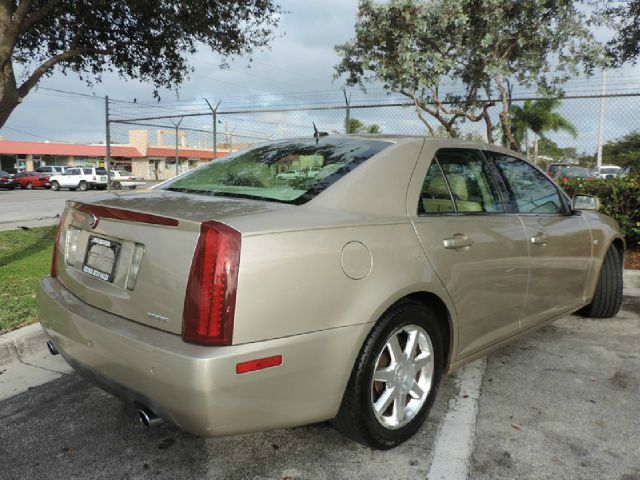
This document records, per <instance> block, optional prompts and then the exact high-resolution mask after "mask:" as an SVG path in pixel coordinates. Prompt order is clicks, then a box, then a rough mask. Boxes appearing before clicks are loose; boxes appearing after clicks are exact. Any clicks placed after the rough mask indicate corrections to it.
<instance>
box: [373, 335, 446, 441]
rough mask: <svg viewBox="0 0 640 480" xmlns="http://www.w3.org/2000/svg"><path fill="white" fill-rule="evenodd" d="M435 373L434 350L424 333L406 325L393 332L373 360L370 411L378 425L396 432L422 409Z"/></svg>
mask: <svg viewBox="0 0 640 480" xmlns="http://www.w3.org/2000/svg"><path fill="white" fill-rule="evenodd" d="M433 372H434V350H433V344H432V343H431V339H430V338H429V335H428V334H427V332H426V330H424V329H423V328H422V327H420V326H418V325H405V326H402V327H399V328H398V329H396V330H394V331H393V332H392V333H391V335H390V336H389V337H388V339H387V342H386V343H385V345H384V347H383V348H382V350H381V351H380V353H379V354H378V358H377V359H376V363H375V367H374V371H373V378H372V380H371V407H372V408H373V412H374V414H375V417H376V419H377V420H378V422H379V423H380V424H381V425H382V426H383V427H385V428H387V429H390V430H396V429H398V428H401V427H403V426H405V425H406V424H408V423H409V422H410V421H411V420H413V418H415V416H416V415H417V414H418V412H419V411H420V409H421V408H422V406H423V405H424V403H425V401H426V400H427V397H428V395H429V392H430V390H431V385H432V383H433Z"/></svg>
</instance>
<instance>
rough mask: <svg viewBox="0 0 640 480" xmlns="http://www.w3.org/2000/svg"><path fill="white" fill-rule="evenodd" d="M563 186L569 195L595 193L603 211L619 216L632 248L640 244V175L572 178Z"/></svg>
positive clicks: (614, 216)
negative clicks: (585, 178) (584, 178)
mask: <svg viewBox="0 0 640 480" xmlns="http://www.w3.org/2000/svg"><path fill="white" fill-rule="evenodd" d="M562 188H563V189H564V191H565V192H567V193H568V194H569V196H573V195H574V194H576V193H585V194H588V195H595V196H597V197H598V198H599V199H600V203H601V205H602V206H601V207H600V211H601V212H602V213H606V214H607V215H610V216H611V217H613V218H615V219H616V220H617V222H618V224H620V228H621V229H622V232H623V233H624V236H625V238H626V240H627V244H628V245H627V246H628V247H637V246H640V175H629V176H627V177H615V178H611V179H607V180H604V179H597V180H583V179H579V180H568V181H563V182H562Z"/></svg>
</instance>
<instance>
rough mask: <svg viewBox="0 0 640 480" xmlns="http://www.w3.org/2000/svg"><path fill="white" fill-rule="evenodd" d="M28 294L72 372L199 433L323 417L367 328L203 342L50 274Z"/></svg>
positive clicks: (335, 402) (337, 397)
mask: <svg viewBox="0 0 640 480" xmlns="http://www.w3.org/2000/svg"><path fill="white" fill-rule="evenodd" d="M38 300H39V307H40V314H39V315H40V322H41V324H42V326H43V328H44V330H45V331H46V332H47V334H48V335H49V336H50V337H51V339H52V340H53V342H54V344H55V346H56V348H57V349H58V351H59V352H60V353H61V354H62V356H63V357H64V358H65V359H66V360H67V362H68V363H69V364H70V365H71V366H72V367H73V368H74V369H75V370H76V371H77V372H78V373H79V374H81V375H82V376H84V377H85V378H87V379H88V380H90V381H92V382H93V383H95V384H97V385H98V386H100V387H102V388H103V389H105V390H107V391H109V392H111V393H113V394H115V395H116V396H119V397H121V398H123V399H124V400H126V401H130V402H139V403H143V404H145V405H146V406H148V407H149V408H151V409H153V410H154V411H156V413H158V414H159V415H160V416H162V417H163V418H165V419H166V420H170V421H172V422H174V423H175V424H177V425H178V426H180V427H181V428H183V429H185V430H188V431H190V432H193V433H195V434H197V435H202V436H212V435H223V434H232V433H243V432H251V431H258V430H266V429H273V428H281V427H288V426H294V425H303V424H307V423H313V422H317V421H323V420H327V419H330V418H333V417H334V416H335V415H336V413H337V411H338V408H339V406H340V402H341V400H342V394H343V392H344V388H345V386H346V383H347V381H348V378H349V375H350V373H351V369H352V366H353V364H354V361H355V357H356V355H357V353H358V351H359V349H360V346H361V345H362V343H363V341H364V338H365V336H366V334H367V333H368V331H369V328H370V325H366V324H365V325H356V326H351V327H344V328H337V329H332V330H326V331H322V332H315V333H310V334H304V335H296V336H293V337H287V338H281V339H275V340H268V341H264V342H256V343H250V344H244V345H234V346H230V347H203V346H198V345H192V344H188V343H184V342H183V341H182V339H181V337H180V336H178V335H174V334H170V333H166V332H162V331H160V330H156V329H154V328H151V327H147V326H144V325H141V324H137V323H134V322H131V321H129V320H126V319H124V318H122V317H119V316H116V315H113V314H110V313H107V312H105V311H102V310H99V309H96V308H94V307H92V306H90V305H88V304H86V303H84V302H82V301H81V300H79V299H78V298H76V297H74V296H73V295H72V294H71V293H70V292H68V291H67V290H66V289H65V288H64V287H63V286H62V284H61V283H60V282H59V281H58V280H56V279H52V278H48V277H47V278H44V279H42V281H41V284H40V288H39V291H38ZM278 354H279V355H282V356H283V364H282V365H281V366H279V367H275V368H269V369H265V370H260V371H256V372H250V373H245V374H241V375H238V374H236V373H235V366H236V364H237V363H240V362H244V361H248V360H254V359H257V358H263V357H268V356H271V355H278Z"/></svg>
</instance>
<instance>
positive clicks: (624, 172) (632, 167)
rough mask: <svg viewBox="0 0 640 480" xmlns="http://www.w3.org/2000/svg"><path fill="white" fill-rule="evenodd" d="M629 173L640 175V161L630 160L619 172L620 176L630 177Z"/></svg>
mask: <svg viewBox="0 0 640 480" xmlns="http://www.w3.org/2000/svg"><path fill="white" fill-rule="evenodd" d="M629 175H640V162H638V161H635V162H633V161H632V162H628V163H627V164H626V165H624V166H623V167H622V168H621V169H620V171H619V172H618V177H628V176H629Z"/></svg>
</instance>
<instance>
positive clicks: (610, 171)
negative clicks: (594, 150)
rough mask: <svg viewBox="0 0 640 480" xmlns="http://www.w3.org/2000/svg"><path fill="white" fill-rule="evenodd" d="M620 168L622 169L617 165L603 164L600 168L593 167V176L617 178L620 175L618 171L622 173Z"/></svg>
mask: <svg viewBox="0 0 640 480" xmlns="http://www.w3.org/2000/svg"><path fill="white" fill-rule="evenodd" d="M620 170H622V168H621V167H619V166H617V165H602V166H601V167H599V168H598V167H596V168H594V169H593V176H594V177H595V178H604V179H608V178H615V177H617V176H618V173H620Z"/></svg>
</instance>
